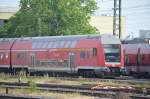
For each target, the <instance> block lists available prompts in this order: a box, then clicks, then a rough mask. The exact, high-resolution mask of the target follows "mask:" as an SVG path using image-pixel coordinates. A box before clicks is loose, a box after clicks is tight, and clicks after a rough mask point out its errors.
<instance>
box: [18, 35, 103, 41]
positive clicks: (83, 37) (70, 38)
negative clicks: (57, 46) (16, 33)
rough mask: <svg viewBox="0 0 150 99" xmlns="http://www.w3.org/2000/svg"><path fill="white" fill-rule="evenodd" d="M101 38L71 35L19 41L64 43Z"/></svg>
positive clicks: (30, 38) (20, 39)
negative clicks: (64, 41)
mask: <svg viewBox="0 0 150 99" xmlns="http://www.w3.org/2000/svg"><path fill="white" fill-rule="evenodd" d="M99 38H100V36H98V35H97V36H96V35H95V36H94V35H71V36H44V37H24V38H19V39H18V41H63V40H70V41H72V40H81V39H99Z"/></svg>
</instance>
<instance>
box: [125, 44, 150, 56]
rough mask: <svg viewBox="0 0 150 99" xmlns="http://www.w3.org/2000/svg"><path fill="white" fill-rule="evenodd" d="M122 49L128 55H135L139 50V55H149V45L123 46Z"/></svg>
mask: <svg viewBox="0 0 150 99" xmlns="http://www.w3.org/2000/svg"><path fill="white" fill-rule="evenodd" d="M123 48H124V49H125V50H126V53H128V54H135V53H137V52H138V49H140V51H141V53H143V54H144V53H145V54H146V53H149V54H150V44H123Z"/></svg>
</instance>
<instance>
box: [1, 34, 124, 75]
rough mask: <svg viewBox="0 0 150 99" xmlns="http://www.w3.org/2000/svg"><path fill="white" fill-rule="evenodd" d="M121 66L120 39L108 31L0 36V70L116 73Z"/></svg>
mask: <svg viewBox="0 0 150 99" xmlns="http://www.w3.org/2000/svg"><path fill="white" fill-rule="evenodd" d="M123 67H124V54H123V49H122V46H121V42H120V40H119V39H116V38H115V37H113V36H110V35H101V36H88V35H78V36H51V37H28V38H2V39H0V69H1V70H2V71H4V70H8V69H9V70H11V71H14V72H15V71H18V70H21V69H24V70H27V71H28V72H37V71H43V72H66V73H75V74H82V75H83V74H86V73H88V74H90V73H92V74H96V75H105V74H107V73H113V74H117V73H119V72H120V69H121V68H123Z"/></svg>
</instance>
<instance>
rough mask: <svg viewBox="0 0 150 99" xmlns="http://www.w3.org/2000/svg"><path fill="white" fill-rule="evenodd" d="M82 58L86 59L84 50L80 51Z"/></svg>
mask: <svg viewBox="0 0 150 99" xmlns="http://www.w3.org/2000/svg"><path fill="white" fill-rule="evenodd" d="M80 58H81V59H85V58H86V53H85V52H84V51H82V52H80Z"/></svg>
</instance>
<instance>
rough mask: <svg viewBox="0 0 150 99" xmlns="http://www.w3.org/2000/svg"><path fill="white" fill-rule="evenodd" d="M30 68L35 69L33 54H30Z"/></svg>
mask: <svg viewBox="0 0 150 99" xmlns="http://www.w3.org/2000/svg"><path fill="white" fill-rule="evenodd" d="M30 66H31V67H35V54H34V53H30Z"/></svg>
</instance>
